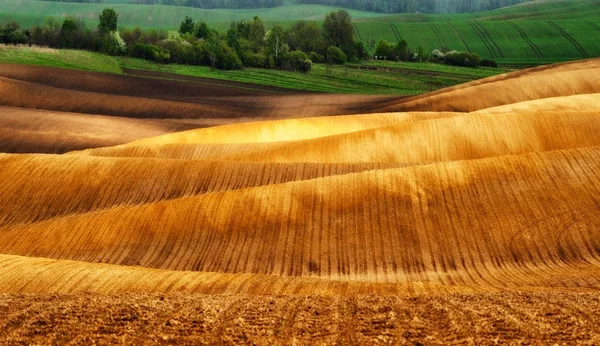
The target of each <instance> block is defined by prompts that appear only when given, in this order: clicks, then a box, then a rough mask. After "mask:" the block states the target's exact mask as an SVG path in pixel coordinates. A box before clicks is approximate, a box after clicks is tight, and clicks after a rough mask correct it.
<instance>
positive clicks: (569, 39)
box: [546, 20, 589, 58]
mask: <svg viewBox="0 0 600 346" xmlns="http://www.w3.org/2000/svg"><path fill="white" fill-rule="evenodd" d="M546 22H547V23H548V24H550V25H552V26H553V27H554V28H556V30H558V32H560V33H561V34H562V35H563V37H564V38H566V39H567V40H568V41H569V42H571V44H572V45H573V47H575V49H577V50H578V51H579V53H581V55H582V56H583V57H585V58H589V55H588V53H587V52H586V51H585V49H583V47H582V46H581V45H580V44H579V43H578V42H577V41H575V39H574V38H573V37H572V36H571V35H569V34H568V33H567V32H566V31H565V30H564V29H563V28H561V27H560V26H559V25H558V24H556V23H554V22H553V21H550V20H549V21H546Z"/></svg>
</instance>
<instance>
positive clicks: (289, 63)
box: [283, 50, 312, 73]
mask: <svg viewBox="0 0 600 346" xmlns="http://www.w3.org/2000/svg"><path fill="white" fill-rule="evenodd" d="M283 68H284V69H286V70H292V71H298V72H302V73H308V72H310V70H311V69H312V61H310V60H308V58H307V56H306V54H305V53H304V52H302V51H299V50H296V51H293V52H289V53H286V55H285V57H284V64H283Z"/></svg>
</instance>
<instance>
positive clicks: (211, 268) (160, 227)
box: [0, 60, 600, 341]
mask: <svg viewBox="0 0 600 346" xmlns="http://www.w3.org/2000/svg"><path fill="white" fill-rule="evenodd" d="M599 73H600V61H599V60H587V61H582V62H577V63H569V64H562V65H556V66H551V67H545V68H537V69H532V70H526V71H522V72H516V73H513V74H508V75H503V76H499V77H494V78H491V79H488V80H483V81H478V82H473V83H469V84H467V85H463V86H460V87H454V88H449V89H445V90H442V91H438V92H435V93H432V94H428V95H424V96H421V97H415V98H410V99H404V100H394V101H393V102H392V101H389V104H387V105H386V104H383V105H382V106H381V110H395V111H396V113H378V114H370V115H348V116H333V117H313V118H304V119H284V120H269V121H259V122H253V123H239V124H228V125H223V126H217V127H209V128H202V129H194V130H188V131H181V132H175V133H169V134H161V133H158V136H155V137H152V136H153V133H152V131H153V127H152V126H150V125H149V123H145V124H147V126H148V127H146V128H139V131H146V132H145V133H141V134H138V135H139V137H138V138H140V137H149V138H145V139H137V138H136V140H133V141H131V142H130V143H127V144H120V145H116V146H110V147H104V148H96V149H87V150H80V151H72V152H69V153H67V154H63V155H47V154H30V155H20V154H2V155H0V167H1V169H0V187H1V188H0V293H10V294H20V293H33V294H46V293H52V294H57V293H60V294H79V293H85V292H93V293H101V294H123V293H128V294H129V293H143V294H147V293H161V294H163V293H175V292H186V293H201V294H211V295H212V294H230V295H234V296H235V295H243V296H254V295H279V294H283V295H290V296H305V295H310V296H315V295H316V296H323V297H334V296H335V297H340V299H351V298H350V297H353V296H355V295H361V294H377V295H380V296H394V297H399V296H401V297H420V296H438V297H444V295H445V294H446V293H452V294H475V295H476V297H479V298H477V299H483V298H481V297H483V296H484V295H485V294H492V295H493V294H498V295H502V294H508V293H507V292H528V293H527V294H532V297H533V296H534V293H535V294H540V292H550V293H551V294H559V293H560V294H575V293H577V294H584V293H585V294H592V296H593V294H594V293H595V292H597V291H598V289H600V136H598V133H600V99H599V97H598V95H599V94H598V93H599V92H600V89H598V84H597V83H595V82H597V80H598V75H599ZM534 86H535V87H534ZM65 92H67V91H65ZM142 107H145V106H144V105H142ZM405 109H406V110H411V112H402V111H403V110H405ZM13 112H17V113H15V114H18V112H25V111H24V110H18V109H13ZM27 112H29V111H27ZM57 114H59V113H57ZM92 119H94V118H90V120H89V121H92ZM137 120H139V119H121V118H117V120H116V121H117V123H115V124H122V125H123V126H125V125H126V124H129V125H130V126H136V125H135V124H136V122H135V121H137ZM82 121H87V120H86V118H82ZM129 121H131V123H128V122H129ZM140 121H141V120H140ZM140 124H141V123H140ZM174 124H177V122H172V123H171V125H172V126H175V125H174ZM119 126H121V125H119ZM161 126H165V124H161ZM163 133H164V132H163ZM115 136H117V134H115ZM108 139H110V138H108ZM108 139H107V140H108ZM550 293H549V294H550ZM490 297H491V296H490ZM580 297H584V296H580ZM585 297H587V298H585V299H586V300H585V301H590V302H591V300H589V299H591V298H589V297H590V296H585ZM323 299H325V298H323ZM327 299H332V298H327ZM390 299H391V298H390ZM394 299H395V298H394ZM439 299H445V298H439ZM486 299H488V298H486ZM489 299H493V298H489ZM536 299H537V298H536ZM547 299H552V298H543V300H541V301H540V302H542V303H541V304H542V305H543V304H545V303H544V302H548V300H547ZM574 299H575V298H574ZM582 299H584V298H582ZM592 300H593V299H592ZM486 302H487V303H485V304H492V303H490V300H486ZM594 302H595V303H594V304H597V301H594ZM485 304H484V305H485ZM493 304H496V303H493ZM493 304H492V305H493ZM578 304H579V303H578ZM493 306H496V305H493ZM569 306H570V305H569ZM576 306H578V305H577V304H576ZM582 306H583V305H582ZM238 308H240V307H238ZM235 309H237V308H235ZM477 309H478V308H475V310H473V311H478V310H477ZM565 309H566V308H565ZM582 309H583V310H582ZM584 310H585V309H584V308H583V307H581V309H580V310H577V311H578V312H576V315H577V316H583V315H582V314H583V313H582V312H581V311H584ZM586 311H587V310H586ZM518 314H519V313H518V312H515V311H513V310H511V312H509V315H511V316H520V315H518ZM586 316H587V315H586ZM515 318H516V317H515ZM593 318H596V316H595V315H594V316H592V317H589V318H588V320H587V321H588V322H589V321H592V322H589V323H591V324H592V325H593V320H592V319H593ZM452 319H455V317H452ZM588 322H585V323H586V325H587V323H588ZM338 332H339V333H342V332H341V331H339V330H338V331H337V332H336V333H338ZM336 335H337V334H336ZM340 337H341V336H340ZM399 338H400V336H396V338H395V339H393V340H396V341H398V340H402V339H399ZM558 339H560V338H558ZM558 339H556V338H554V339H553V338H549V339H547V340H558ZM585 340H587V341H590V340H592V339H589V338H588V339H585Z"/></svg>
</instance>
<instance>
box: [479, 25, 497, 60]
mask: <svg viewBox="0 0 600 346" xmlns="http://www.w3.org/2000/svg"><path fill="white" fill-rule="evenodd" d="M472 23H473V24H475V25H477V26H479V27H480V28H481V29H482V30H483V33H484V34H485V35H487V37H488V38H489V40H490V41H491V42H492V43H493V44H494V46H495V47H496V49H497V50H498V53H500V56H501V57H502V58H504V54H503V53H502V50H500V47H499V46H498V44H497V43H496V41H494V39H493V38H492V35H490V33H489V32H488V31H487V29H486V28H485V27H484V26H483V24H481V22H472Z"/></svg>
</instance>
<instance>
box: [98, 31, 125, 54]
mask: <svg viewBox="0 0 600 346" xmlns="http://www.w3.org/2000/svg"><path fill="white" fill-rule="evenodd" d="M102 51H103V52H104V53H106V54H110V55H124V54H125V53H126V52H127V44H126V43H125V41H123V39H122V38H121V36H120V35H119V33H118V32H116V31H112V32H110V33H109V34H106V35H104V37H103V38H102Z"/></svg>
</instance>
